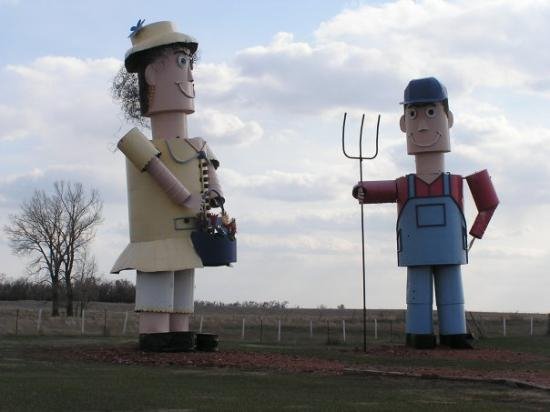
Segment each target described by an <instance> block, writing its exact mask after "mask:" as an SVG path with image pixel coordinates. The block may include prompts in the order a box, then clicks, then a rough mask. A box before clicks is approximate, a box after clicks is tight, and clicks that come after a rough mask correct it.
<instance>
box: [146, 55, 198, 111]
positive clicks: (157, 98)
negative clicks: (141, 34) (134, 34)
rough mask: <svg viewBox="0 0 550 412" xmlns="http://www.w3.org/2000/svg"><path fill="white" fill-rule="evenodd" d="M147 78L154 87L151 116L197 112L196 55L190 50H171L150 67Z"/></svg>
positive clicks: (150, 101)
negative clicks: (194, 78) (194, 68)
mask: <svg viewBox="0 0 550 412" xmlns="http://www.w3.org/2000/svg"><path fill="white" fill-rule="evenodd" d="M145 80H146V81H147V84H148V85H149V86H150V87H151V89H150V90H151V93H150V100H149V111H148V113H147V114H146V115H147V116H150V115H151V114H155V113H161V112H184V113H187V114H190V113H193V112H194V111H195V104H194V99H195V86H194V84H193V57H192V56H191V53H190V52H189V50H188V49H186V48H184V47H181V48H177V49H172V50H168V51H167V52H166V53H165V54H163V55H162V56H160V57H159V58H157V59H156V60H155V61H154V62H153V63H151V64H149V65H148V66H147V68H146V69H145Z"/></svg>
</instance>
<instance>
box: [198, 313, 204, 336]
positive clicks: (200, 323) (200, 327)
mask: <svg viewBox="0 0 550 412" xmlns="http://www.w3.org/2000/svg"><path fill="white" fill-rule="evenodd" d="M202 321H203V316H202V315H201V321H200V322H199V333H202Z"/></svg>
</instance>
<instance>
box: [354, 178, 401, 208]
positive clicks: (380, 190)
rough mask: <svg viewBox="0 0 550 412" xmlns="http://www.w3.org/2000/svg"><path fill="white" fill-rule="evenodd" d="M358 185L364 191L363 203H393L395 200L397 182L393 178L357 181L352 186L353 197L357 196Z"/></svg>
mask: <svg viewBox="0 0 550 412" xmlns="http://www.w3.org/2000/svg"><path fill="white" fill-rule="evenodd" d="M360 187H361V188H362V189H363V191H364V192H365V201H364V203H394V202H396V201H397V184H396V182H395V180H374V181H369V182H359V183H357V184H356V185H355V187H354V188H353V192H352V195H353V197H355V198H357V192H358V190H359V188H360Z"/></svg>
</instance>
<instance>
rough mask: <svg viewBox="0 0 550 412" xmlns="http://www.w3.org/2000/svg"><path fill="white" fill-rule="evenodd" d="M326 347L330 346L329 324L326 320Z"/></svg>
mask: <svg viewBox="0 0 550 412" xmlns="http://www.w3.org/2000/svg"><path fill="white" fill-rule="evenodd" d="M327 345H330V323H329V321H328V320H327Z"/></svg>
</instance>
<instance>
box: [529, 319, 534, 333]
mask: <svg viewBox="0 0 550 412" xmlns="http://www.w3.org/2000/svg"><path fill="white" fill-rule="evenodd" d="M529 336H533V317H532V316H531V330H530V335H529Z"/></svg>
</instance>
